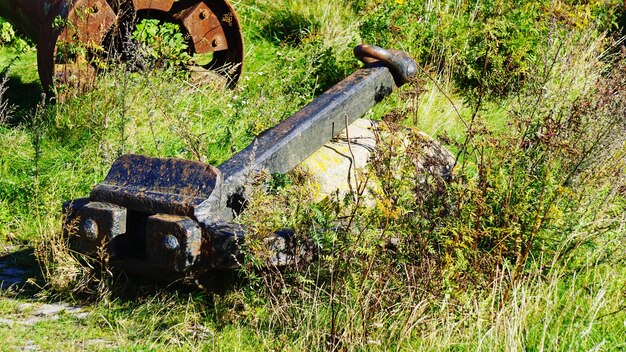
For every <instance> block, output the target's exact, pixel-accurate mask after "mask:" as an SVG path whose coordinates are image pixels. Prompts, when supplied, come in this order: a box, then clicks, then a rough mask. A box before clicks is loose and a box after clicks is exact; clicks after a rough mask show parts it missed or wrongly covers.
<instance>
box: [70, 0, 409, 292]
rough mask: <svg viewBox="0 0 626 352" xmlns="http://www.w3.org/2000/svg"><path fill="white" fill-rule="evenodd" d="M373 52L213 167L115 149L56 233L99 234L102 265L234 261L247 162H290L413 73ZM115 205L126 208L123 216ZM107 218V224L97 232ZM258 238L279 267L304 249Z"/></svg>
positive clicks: (171, 267)
mask: <svg viewBox="0 0 626 352" xmlns="http://www.w3.org/2000/svg"><path fill="white" fill-rule="evenodd" d="M174 6H175V5H174ZM193 11H195V10H193ZM193 11H192V12H193ZM361 49H362V48H361ZM361 49H357V51H358V52H359V53H367V52H368V51H369V50H370V49H372V48H371V47H366V48H365V50H361ZM379 49H380V48H379ZM374 52H375V53H376V55H377V58H378V59H376V58H371V57H369V56H363V55H361V56H360V58H361V59H363V61H365V62H368V64H367V65H366V67H365V68H363V69H361V70H358V71H357V72H355V73H354V74H352V75H350V76H349V77H347V78H346V79H344V80H343V81H341V82H340V83H338V84H337V85H336V86H334V87H333V88H331V89H330V90H328V91H327V92H325V93H324V94H322V95H321V96H320V97H318V98H317V99H315V100H314V101H313V102H311V103H310V104H308V105H307V106H305V107H304V108H303V109H302V110H300V111H298V112H296V113H295V114H294V115H292V116H291V117H290V118H288V119H287V120H285V121H283V122H282V123H280V124H279V125H277V126H275V127H274V128H271V129H269V130H268V131H266V132H264V133H263V134H262V135H260V136H259V137H258V138H257V139H256V140H255V141H254V142H253V143H252V145H250V146H249V147H247V148H246V149H244V150H243V151H241V152H239V153H238V154H236V155H235V156H233V157H232V158H231V159H229V160H227V161H226V162H224V163H223V164H222V165H220V166H219V167H218V168H214V167H211V166H209V165H207V164H203V163H199V162H193V161H187V160H180V159H161V158H152V157H147V156H141V155H124V156H122V157H120V158H119V159H118V160H117V161H116V162H115V163H114V164H113V166H112V167H111V170H110V171H109V174H108V175H107V177H106V179H105V180H104V181H103V182H102V183H101V184H99V185H97V186H96V187H95V188H94V189H93V191H92V193H91V196H90V198H89V199H80V200H77V201H75V202H73V203H66V204H65V205H64V211H65V213H66V214H67V217H66V219H67V220H66V232H67V233H68V235H70V236H73V237H72V238H80V239H87V241H92V242H88V243H100V244H101V246H102V245H103V243H104V242H106V240H107V239H108V242H109V243H108V244H106V245H105V246H104V249H105V252H106V253H107V254H109V255H110V256H111V261H110V262H111V263H114V264H116V265H118V267H120V268H123V269H124V270H126V271H128V272H131V273H137V274H141V275H148V276H153V277H156V278H160V279H164V280H175V279H180V278H189V277H191V278H198V277H200V276H202V275H203V274H204V273H207V272H211V271H214V270H224V269H235V268H238V267H240V265H241V263H242V260H243V254H242V250H241V249H242V246H244V245H245V238H246V237H245V231H244V229H243V228H242V227H241V226H240V225H238V224H235V223H232V222H230V220H232V215H233V212H234V210H236V209H237V208H239V207H240V206H241V204H240V203H238V202H240V201H243V200H244V199H245V197H246V195H245V194H244V193H243V191H242V189H243V186H244V185H245V184H246V182H248V178H249V177H250V175H251V174H252V173H253V172H254V171H255V170H267V171H269V172H271V173H277V172H278V173H285V172H287V171H289V170H291V169H292V168H293V167H295V166H296V165H297V164H299V163H300V162H301V161H302V160H304V159H305V158H306V157H308V156H309V155H310V154H312V153H313V152H314V151H315V150H317V149H318V148H320V147H321V146H322V145H323V144H324V143H326V142H327V141H329V140H330V139H331V138H333V137H334V136H336V135H337V134H338V133H339V132H340V131H341V130H343V129H344V128H346V127H347V126H348V125H349V124H350V123H351V122H352V121H354V120H355V119H357V118H359V117H361V116H363V115H364V114H365V113H366V112H367V111H368V110H369V109H370V108H371V107H372V106H373V105H375V104H376V103H378V102H380V101H381V100H382V99H384V98H385V97H386V96H388V95H389V94H391V92H392V91H393V90H394V89H395V88H397V87H398V86H399V85H401V84H402V82H406V81H407V80H408V79H409V78H410V76H412V75H413V74H415V71H416V70H414V69H412V68H411V67H412V65H415V63H414V62H412V60H411V61H407V59H406V57H407V56H405V54H402V55H401V56H398V55H400V54H393V53H391V52H387V51H383V49H380V50H378V49H376V50H375V51H374ZM381 53H383V54H385V55H383V56H380V55H379V54H381ZM364 55H367V54H364ZM381 60H382V61H381ZM401 71H402V72H404V73H401ZM251 161H252V162H251ZM120 208H122V209H125V210H127V213H126V214H125V216H124V217H122V215H121V213H120V211H119V209H120ZM85 209H86V210H85ZM98 209H109V210H110V211H109V212H99V211H100V210H98ZM113 210H114V211H115V213H114V214H113V213H111V211H113ZM112 214H113V215H112ZM122 218H124V221H125V223H124V226H125V228H124V229H125V233H123V234H121V233H120V232H121V231H122V230H119V229H121V228H122V227H121V226H112V225H111V224H112V221H113V220H112V219H118V222H119V221H121V219H122ZM77 223H78V224H79V225H78V227H77V228H76V224H77ZM107 226H112V228H113V230H108V232H107V230H104V228H106V227H107ZM72 230H73V231H72ZM103 238H104V239H105V240H104V241H103V240H102V239H103ZM95 239H99V240H98V241H96V240H95ZM265 242H266V245H267V247H268V249H269V250H270V252H271V253H270V255H269V256H268V258H266V259H267V262H268V265H275V266H285V265H289V264H293V263H296V262H298V261H300V260H309V259H311V258H312V256H313V254H312V253H313V252H312V251H311V249H310V248H309V246H308V245H307V243H306V241H305V242H302V241H300V240H299V239H298V237H297V235H296V234H295V233H294V232H293V231H291V230H286V229H281V230H277V231H276V232H275V237H273V238H268V239H266V241H265ZM81 243H82V242H81ZM101 248H102V247H101ZM79 250H81V249H80V248H79ZM90 250H91V248H90V247H88V248H83V249H82V250H81V251H82V252H86V253H89V251H90Z"/></svg>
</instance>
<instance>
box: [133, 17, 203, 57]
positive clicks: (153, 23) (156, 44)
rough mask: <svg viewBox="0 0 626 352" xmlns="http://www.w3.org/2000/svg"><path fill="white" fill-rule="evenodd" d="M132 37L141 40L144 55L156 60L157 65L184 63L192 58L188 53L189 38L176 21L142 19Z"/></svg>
mask: <svg viewBox="0 0 626 352" xmlns="http://www.w3.org/2000/svg"><path fill="white" fill-rule="evenodd" d="M132 38H133V39H134V40H136V41H137V42H139V44H140V48H139V50H140V51H141V53H142V55H143V56H145V57H146V58H150V59H151V60H152V61H154V65H155V66H156V67H163V66H176V65H184V64H187V63H188V62H189V60H190V59H191V57H190V56H189V54H188V53H187V40H186V39H185V36H184V35H183V33H182V32H181V30H180V27H179V25H177V24H175V23H170V22H163V23H161V21H159V20H156V19H144V20H141V21H140V22H139V23H137V26H136V28H135V30H134V31H133V33H132Z"/></svg>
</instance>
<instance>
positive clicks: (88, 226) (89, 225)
mask: <svg viewBox="0 0 626 352" xmlns="http://www.w3.org/2000/svg"><path fill="white" fill-rule="evenodd" d="M80 233H81V234H82V235H83V236H84V237H87V238H88V239H90V240H92V241H93V240H95V239H97V238H98V224H97V223H96V222H95V221H94V220H93V219H86V220H85V221H83V224H82V226H81V227H80Z"/></svg>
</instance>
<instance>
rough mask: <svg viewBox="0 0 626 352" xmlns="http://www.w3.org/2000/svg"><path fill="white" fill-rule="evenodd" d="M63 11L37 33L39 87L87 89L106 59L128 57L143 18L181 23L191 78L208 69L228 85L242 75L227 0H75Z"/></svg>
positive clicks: (236, 29) (239, 42)
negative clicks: (64, 15) (190, 59)
mask: <svg viewBox="0 0 626 352" xmlns="http://www.w3.org/2000/svg"><path fill="white" fill-rule="evenodd" d="M113 1H115V2H113ZM67 13H68V15H67V18H66V19H65V20H59V19H58V18H56V19H51V20H50V23H52V30H51V31H42V32H41V35H40V39H39V40H38V42H39V48H38V65H39V75H40V79H41V82H42V85H43V86H44V88H47V89H54V88H59V87H61V86H67V85H69V86H74V87H78V88H79V89H80V90H87V89H89V88H90V87H91V86H92V84H93V79H94V78H95V75H96V73H97V71H98V69H100V68H101V67H104V66H106V64H103V63H104V62H105V61H106V60H109V59H111V58H116V59H122V60H124V59H129V58H130V57H131V56H132V52H133V51H135V50H136V49H137V47H136V44H137V43H136V42H134V43H133V41H132V40H131V39H130V37H131V33H132V32H133V30H134V28H135V26H136V25H137V23H139V22H140V21H142V20H144V19H157V20H159V21H162V22H171V23H175V24H178V25H179V26H180V29H181V32H182V34H183V35H184V36H185V38H186V40H187V47H188V49H187V51H188V54H189V55H190V56H191V57H193V58H194V60H193V62H191V63H190V64H189V65H188V67H187V68H188V69H189V70H190V71H192V75H193V76H202V75H204V74H206V73H209V72H210V73H211V75H212V76H215V75H217V76H219V77H221V79H223V80H224V82H225V85H226V86H228V87H233V86H234V85H235V84H236V83H237V81H238V79H239V77H240V76H241V72H242V69H243V56H244V51H243V35H242V33H241V26H240V24H239V20H238V19H237V16H236V14H235V12H234V11H233V8H232V7H231V6H230V4H229V3H228V2H227V1H226V0H178V1H174V0H132V1H131V0H122V1H121V2H118V1H117V0H110V1H107V0H76V1H75V2H74V3H73V5H72V6H70V7H69V8H68V11H67ZM198 58H199V59H198ZM60 95H62V94H60Z"/></svg>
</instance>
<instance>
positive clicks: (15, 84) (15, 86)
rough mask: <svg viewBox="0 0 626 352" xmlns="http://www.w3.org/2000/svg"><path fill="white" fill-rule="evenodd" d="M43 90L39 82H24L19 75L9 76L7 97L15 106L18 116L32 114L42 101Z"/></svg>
mask: <svg viewBox="0 0 626 352" xmlns="http://www.w3.org/2000/svg"><path fill="white" fill-rule="evenodd" d="M42 94H43V90H42V89H41V84H39V82H38V81H35V82H24V81H23V80H22V77H20V76H18V75H11V76H9V80H8V82H7V91H6V93H5V97H6V99H7V101H8V102H9V104H11V105H13V106H15V112H16V115H17V116H23V115H25V114H28V113H29V112H32V111H33V110H34V109H35V107H36V106H37V104H38V103H39V102H40V101H41V99H42Z"/></svg>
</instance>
